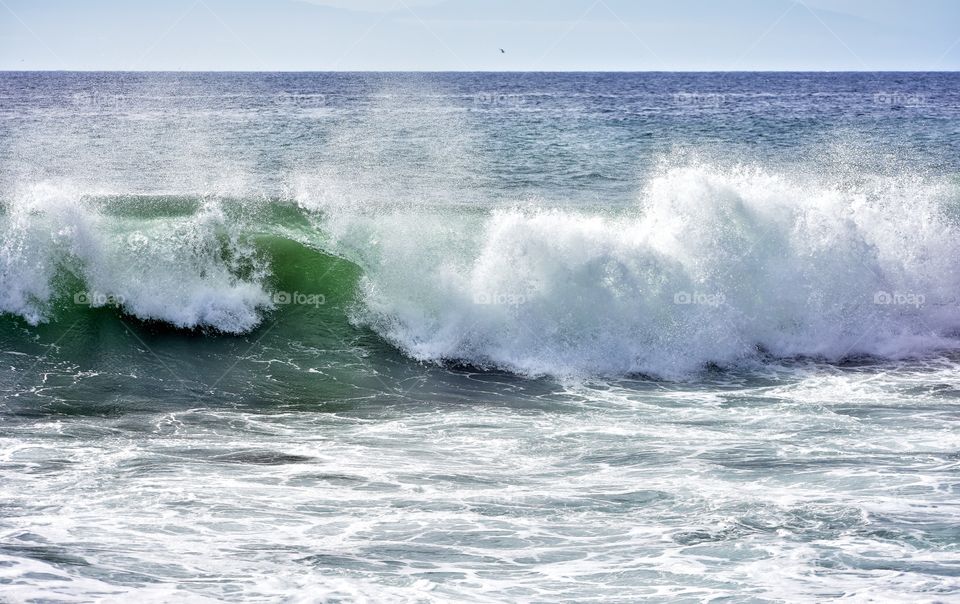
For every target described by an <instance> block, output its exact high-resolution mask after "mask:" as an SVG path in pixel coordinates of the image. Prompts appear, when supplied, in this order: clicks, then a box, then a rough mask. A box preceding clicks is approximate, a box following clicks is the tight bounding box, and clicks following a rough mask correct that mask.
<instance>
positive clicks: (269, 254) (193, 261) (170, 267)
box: [0, 187, 357, 334]
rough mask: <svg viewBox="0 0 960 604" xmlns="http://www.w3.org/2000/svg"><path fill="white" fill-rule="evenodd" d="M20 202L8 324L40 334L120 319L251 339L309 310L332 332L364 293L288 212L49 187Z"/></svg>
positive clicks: (7, 251)
mask: <svg viewBox="0 0 960 604" xmlns="http://www.w3.org/2000/svg"><path fill="white" fill-rule="evenodd" d="M17 201H18V203H12V204H7V205H6V207H5V211H4V213H3V215H0V231H2V235H3V243H2V244H0V285H2V288H0V312H3V313H5V314H8V315H14V316H18V317H20V318H21V319H23V320H24V321H25V322H26V323H28V324H30V325H34V326H36V325H38V324H41V323H50V322H53V323H61V322H73V321H76V320H78V319H79V318H81V317H83V316H84V315H89V314H102V313H104V312H108V313H109V312H114V313H121V314H122V315H124V316H127V317H129V318H131V319H136V320H140V321H144V322H153V323H156V324H157V325H168V326H170V327H171V328H174V329H180V330H195V331H200V332H207V333H210V334H215V333H223V334H243V333H247V332H249V331H251V330H253V329H255V328H256V327H257V326H258V325H260V324H261V322H262V321H263V320H264V318H265V317H267V316H275V315H282V314H285V313H295V312H300V311H301V310H302V309H299V308H297V307H298V306H304V305H305V304H306V302H307V301H309V302H310V305H311V306H312V307H313V309H314V310H315V311H317V310H318V309H322V308H323V307H326V308H327V309H328V311H327V312H326V313H325V314H324V320H331V319H332V316H330V315H331V312H329V309H330V308H333V307H334V306H336V308H340V307H341V306H342V304H345V303H346V302H347V301H348V300H349V299H351V298H352V294H353V291H354V289H355V283H356V280H357V268H356V267H355V266H353V265H352V264H350V263H349V262H347V261H345V260H343V259H341V258H338V257H336V256H333V255H330V254H326V253H324V252H321V251H318V250H317V249H314V248H312V247H310V245H309V243H308V242H309V240H310V239H311V237H312V236H313V235H312V230H311V226H310V221H309V220H308V218H307V217H306V216H305V215H304V214H303V212H301V211H299V210H298V209H297V208H296V207H295V206H293V205H291V204H288V203H283V202H278V201H253V202H251V201H250V200H234V199H218V198H213V197H198V196H133V195H103V196H87V195H77V194H75V193H73V194H71V193H70V192H64V191H62V190H59V189H51V188H45V187H37V188H35V189H34V190H32V191H30V194H29V195H26V196H24V197H21V198H20V199H18V200H17ZM327 302H333V303H337V304H336V305H330V306H327ZM318 312H319V311H318ZM338 313H339V320H341V321H342V322H345V317H344V315H343V313H342V312H340V311H338Z"/></svg>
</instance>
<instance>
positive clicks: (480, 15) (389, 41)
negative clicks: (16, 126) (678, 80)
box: [0, 0, 960, 71]
mask: <svg viewBox="0 0 960 604" xmlns="http://www.w3.org/2000/svg"><path fill="white" fill-rule="evenodd" d="M958 25H960V0H802V1H800V0H158V1H148V0H0V69H3V70H8V69H104V70H109V69H125V70H139V69H169V70H255V71H256V70H306V71H314V70H316V71H322V70H521V71H523V70H650V69H655V70H742V69H746V70H750V69H758V70H759V69H763V70H766V69H773V70H781V69H792V70H934V69H947V70H956V69H958V68H960V27H958ZM500 48H503V49H504V50H506V53H501V52H500V50H499V49H500Z"/></svg>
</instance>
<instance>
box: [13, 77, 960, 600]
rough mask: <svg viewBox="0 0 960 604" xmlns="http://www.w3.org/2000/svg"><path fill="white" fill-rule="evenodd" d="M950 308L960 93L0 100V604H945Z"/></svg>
mask: <svg viewBox="0 0 960 604" xmlns="http://www.w3.org/2000/svg"><path fill="white" fill-rule="evenodd" d="M958 296H960V74H957V73H563V74H560V73H522V74H521V73H513V74H509V73H507V74H493V73H403V74H397V73H393V74H387V73H59V72H45V73H27V72H20V73H12V72H7V73H0V601H4V602H8V601H9V602H90V601H98V602H120V601H137V602H143V603H147V602H221V601H223V602H238V601H239V602H278V601H281V602H355V601H356V602H377V603H379V602H395V601H400V602H542V603H553V602H601V601H602V602H637V601H649V602H661V601H662V602H820V601H830V600H843V601H849V602H888V601H910V602H948V601H957V600H958V599H960V297H958Z"/></svg>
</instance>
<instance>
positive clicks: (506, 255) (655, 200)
mask: <svg viewBox="0 0 960 604" xmlns="http://www.w3.org/2000/svg"><path fill="white" fill-rule="evenodd" d="M957 200H958V195H957V190H956V185H955V184H953V185H951V184H950V183H943V182H930V181H927V180H924V179H922V178H920V177H916V178H911V177H879V176H878V177H870V178H866V177H864V178H861V179H860V181H859V182H857V183H856V184H854V185H846V186H840V185H836V184H822V182H821V183H818V182H816V180H815V179H813V178H807V179H800V178H796V177H792V176H787V175H783V174H778V173H772V172H769V171H764V170H762V169H759V168H756V167H745V166H740V167H733V168H723V169H722V168H719V167H717V166H711V165H699V164H694V165H686V166H681V167H666V168H664V169H663V170H661V172H660V173H658V174H657V175H656V176H655V177H654V178H652V179H651V180H650V182H649V184H648V186H647V187H646V190H645V192H644V194H643V197H642V200H641V204H640V207H637V208H634V209H632V210H630V211H629V212H627V213H625V214H620V215H603V214H597V213H592V214H586V213H581V212H577V211H571V210H562V209H513V210H499V211H494V212H493V213H492V214H491V215H489V216H488V217H486V218H485V219H483V220H480V221H475V222H474V224H469V225H468V224H465V223H461V227H463V230H456V229H453V228H452V227H451V226H450V223H449V222H447V221H444V220H439V221H438V224H430V223H429V222H427V223H425V222H424V221H423V220H422V218H418V219H416V222H412V221H411V220H412V219H409V218H405V217H394V218H393V219H392V220H383V219H382V218H381V219H379V220H378V222H377V223H376V224H374V225H372V228H373V230H374V231H377V234H376V236H375V237H373V238H371V239H377V240H384V239H385V240H386V241H385V242H383V243H381V244H380V247H381V248H382V253H381V254H380V256H379V257H377V258H376V259H375V261H374V262H369V263H367V264H366V265H365V268H367V272H366V274H365V276H364V278H363V280H362V282H361V288H362V297H363V305H362V307H361V312H360V314H359V320H361V322H364V323H365V324H368V325H370V326H372V327H373V328H374V329H376V330H377V331H378V332H379V333H381V334H382V335H383V336H384V337H385V338H387V339H388V340H389V341H391V342H392V343H394V344H395V345H396V346H398V347H399V348H401V349H402V350H404V351H405V352H406V353H407V354H409V355H410V356H412V357H413V358H416V359H419V360H424V361H438V360H454V361H461V362H467V363H471V364H477V365H487V366H494V367H499V368H505V369H508V370H511V371H514V372H519V373H524V374H550V375H597V374H600V375H609V374H615V375H621V374H630V373H642V374H655V375H658V376H682V375H688V374H689V373H690V372H693V371H697V370H698V369H700V368H702V367H704V366H706V365H710V364H717V365H730V364H733V363H738V362H743V361H745V360H756V359H759V358H762V357H764V356H770V355H772V356H776V357H796V356H815V357H820V358H825V359H827V360H831V361H837V360H841V359H844V358H847V357H850V356H855V355H875V356H879V357H885V358H896V357H902V356H905V355H912V354H917V353H923V352H927V351H930V350H934V349H942V348H955V347H956V346H957V344H958V342H957V340H956V339H954V338H951V337H949V336H950V334H951V333H952V332H953V331H954V330H955V329H956V328H957V326H958V325H960V309H958V307H957V304H956V295H957V292H958V291H960V290H958V286H960V281H958V280H960V273H958V271H957V258H960V238H958V237H957V235H958V233H957V221H956V202H957ZM472 233H476V234H472ZM425 240H428V241H430V243H429V244H424V241H425ZM438 243H440V245H439V249H438V246H437V244H438ZM447 250H457V252H456V253H454V254H447V253H446V252H447Z"/></svg>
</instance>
